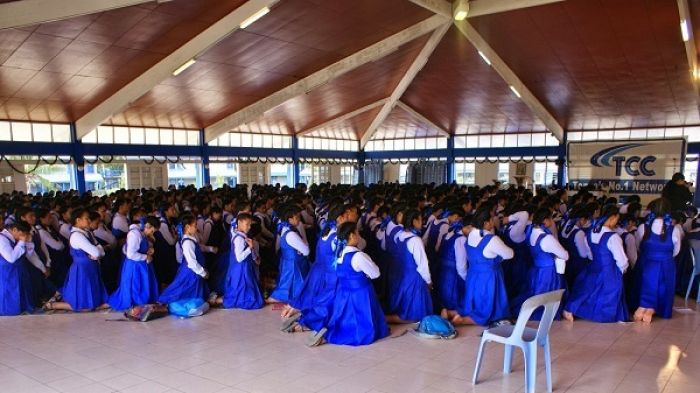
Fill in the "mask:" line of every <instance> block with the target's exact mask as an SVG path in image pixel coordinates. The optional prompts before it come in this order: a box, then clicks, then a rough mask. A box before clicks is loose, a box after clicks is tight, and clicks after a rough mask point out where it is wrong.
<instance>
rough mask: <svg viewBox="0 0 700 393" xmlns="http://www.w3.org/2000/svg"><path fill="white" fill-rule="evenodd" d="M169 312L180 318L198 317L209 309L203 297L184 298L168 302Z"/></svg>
mask: <svg viewBox="0 0 700 393" xmlns="http://www.w3.org/2000/svg"><path fill="white" fill-rule="evenodd" d="M168 311H170V314H172V315H176V316H178V317H181V318H191V317H199V316H202V315H204V314H205V313H206V312H207V311H209V303H207V302H205V301H204V300H203V299H199V298H194V299H184V300H178V301H175V302H172V303H170V304H168Z"/></svg>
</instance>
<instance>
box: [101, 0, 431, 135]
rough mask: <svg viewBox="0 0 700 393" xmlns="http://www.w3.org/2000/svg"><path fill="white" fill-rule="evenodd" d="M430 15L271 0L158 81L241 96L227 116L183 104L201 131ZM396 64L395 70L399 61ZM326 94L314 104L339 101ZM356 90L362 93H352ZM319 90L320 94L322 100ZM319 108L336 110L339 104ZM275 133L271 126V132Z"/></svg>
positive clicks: (182, 91)
mask: <svg viewBox="0 0 700 393" xmlns="http://www.w3.org/2000/svg"><path fill="white" fill-rule="evenodd" d="M390 10H393V12H388V11H390ZM430 16H431V13H430V12H429V11H427V10H425V9H423V8H421V7H418V6H416V5H414V4H412V3H410V2H407V1H404V0H385V1H381V2H378V1H368V0H362V1H356V2H351V4H349V3H348V2H347V1H346V0H325V1H322V2H317V1H310V0H285V1H282V2H280V3H278V4H276V5H275V6H274V7H273V8H272V11H271V12H270V13H269V14H268V15H266V16H265V17H263V18H262V19H260V20H259V21H256V22H255V23H254V24H253V25H251V26H249V27H248V28H246V29H245V30H237V31H236V32H234V33H233V34H231V35H230V36H228V37H227V38H225V39H223V40H222V41H221V42H219V43H218V44H217V45H215V46H213V47H212V48H210V49H208V50H207V51H206V52H205V53H203V54H202V55H200V56H199V57H198V59H197V60H198V61H197V63H195V64H194V65H193V66H192V67H190V68H189V69H187V70H186V71H185V72H183V73H182V74H180V75H178V76H173V77H170V78H168V79H167V80H165V81H163V82H162V83H161V86H163V85H167V86H176V87H178V89H177V92H175V91H173V94H179V95H181V96H187V97H196V96H202V95H204V96H207V95H214V96H217V94H214V93H225V94H224V95H225V96H231V95H232V93H235V94H236V95H239V96H241V98H240V99H238V98H237V99H236V100H235V103H236V105H230V104H232V103H233V102H228V103H225V105H226V106H227V107H228V108H231V110H230V112H229V113H223V114H222V113H219V112H218V111H205V110H204V109H203V108H201V107H199V106H198V105H193V106H191V107H190V108H185V109H186V110H188V111H192V112H196V113H198V114H199V115H198V116H197V118H199V119H202V123H198V124H197V125H196V126H197V127H196V128H203V127H206V126H209V125H211V124H213V123H215V122H216V121H218V120H220V119H221V118H223V117H225V116H226V115H228V114H230V113H234V112H236V111H237V110H240V109H242V108H244V107H245V106H247V105H250V104H252V103H254V102H255V101H257V100H258V99H261V98H264V97H265V96H267V95H269V94H272V93H274V92H276V91H278V90H281V89H282V88H284V87H286V86H288V85H291V84H292V83H294V82H296V81H298V80H299V79H302V78H304V77H306V76H308V75H309V74H312V73H313V72H316V71H318V70H320V69H322V68H323V67H326V66H328V65H330V64H332V63H334V62H336V61H338V60H340V59H342V58H344V57H346V56H349V55H351V54H352V53H355V52H357V51H358V50H360V49H363V48H365V47H367V46H369V45H371V44H373V43H375V42H377V41H380V40H382V39H384V38H386V37H388V36H390V35H392V34H395V33H397V32H398V31H401V30H403V29H405V28H408V27H410V26H412V25H413V24H415V23H417V22H419V21H421V20H423V19H426V18H428V17H430ZM410 60H412V59H410ZM410 60H409V61H410ZM396 66H397V67H399V68H400V67H403V64H396ZM396 72H397V71H396V70H390V71H386V70H383V71H382V72H380V73H379V74H378V76H377V77H378V78H379V80H380V84H381V83H382V81H383V80H384V79H386V78H387V74H391V75H389V76H391V77H393V76H394V75H395V73H396ZM373 78H374V75H373V74H371V73H367V74H355V75H354V76H353V77H352V78H351V79H349V80H348V79H345V77H341V78H339V79H338V80H337V81H333V82H332V83H333V84H334V85H335V84H338V85H339V86H342V84H344V83H345V84H349V85H352V84H359V85H364V86H368V87H369V88H370V90H372V89H371V86H372V85H371V84H370V83H368V82H369V81H370V80H372V79H373ZM324 94H325V95H324V97H330V100H329V101H328V102H326V101H324V100H322V99H316V101H314V105H315V106H319V107H324V106H326V105H328V103H330V105H335V106H338V105H340V104H339V103H337V101H338V100H337V99H333V97H331V96H333V95H334V94H336V93H328V92H327V93H324ZM358 94H360V92H359V91H358V92H357V93H354V94H353V95H354V96H357V95H358ZM362 94H364V93H362ZM382 94H383V93H382ZM321 95H322V94H320V93H319V97H320V96H321ZM365 95H366V94H365ZM379 98H384V97H379ZM146 100H147V98H146V96H144V97H142V98H141V99H139V100H137V101H136V102H135V103H134V104H133V105H132V107H142V106H146V105H147V104H146ZM302 101H303V100H302ZM357 102H364V101H361V100H359V101H358V100H354V101H352V102H348V103H345V104H344V106H342V108H347V107H350V108H351V109H350V111H351V110H353V109H357V108H356V107H355V108H353V107H352V106H353V105H355V104H356V103H357ZM290 105H293V104H290ZM300 105H301V104H300ZM304 105H306V104H304ZM304 105H302V106H304ZM360 106H362V105H360ZM164 110H167V112H168V113H169V114H171V115H174V116H177V115H176V113H177V109H176V108H173V107H168V108H164ZM320 110H321V111H325V112H326V113H336V112H335V111H337V110H338V108H329V109H327V110H324V109H320ZM304 113H306V111H305V112H304ZM325 116H326V115H320V117H325ZM294 117H295V119H294V120H292V119H287V120H285V124H286V126H285V127H286V128H285V130H289V129H293V130H297V131H298V130H299V128H298V126H303V124H308V122H306V123H303V122H302V123H300V122H299V121H298V117H299V116H298V115H296V114H295V115H294ZM317 119H318V118H317V117H314V118H311V119H309V121H310V122H315V121H316V120H317ZM112 121H113V122H114V121H116V120H114V119H112ZM293 124H296V125H297V126H294V125H293ZM259 126H260V130H263V131H261V132H268V131H270V130H271V128H270V127H267V126H262V125H259ZM279 130H280V128H279V127H276V128H274V130H272V131H270V132H273V131H274V132H277V131H279Z"/></svg>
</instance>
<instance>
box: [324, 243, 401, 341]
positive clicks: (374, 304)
mask: <svg viewBox="0 0 700 393" xmlns="http://www.w3.org/2000/svg"><path fill="white" fill-rule="evenodd" d="M357 253H358V251H350V252H346V253H345V254H344V255H343V256H342V263H339V264H338V266H337V270H336V271H337V274H338V290H337V291H336V295H335V299H334V301H333V310H332V316H331V318H330V321H329V322H328V326H327V327H328V331H327V332H326V335H325V339H326V341H327V342H329V343H331V344H340V345H353V346H358V345H368V344H371V343H373V342H375V341H377V340H379V339H381V338H384V337H386V336H388V335H389V327H388V326H387V324H386V319H385V318H384V312H383V311H382V307H381V306H380V304H379V300H378V299H377V295H376V294H375V293H374V288H373V287H372V281H371V280H370V279H369V277H367V275H366V274H365V273H363V272H357V271H355V269H353V267H352V258H353V257H354V256H355V254H357Z"/></svg>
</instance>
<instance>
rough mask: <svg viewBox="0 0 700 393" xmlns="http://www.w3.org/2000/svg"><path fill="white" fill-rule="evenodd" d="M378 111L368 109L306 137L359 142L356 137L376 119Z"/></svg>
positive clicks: (377, 109) (379, 108) (376, 109)
mask: <svg viewBox="0 0 700 393" xmlns="http://www.w3.org/2000/svg"><path fill="white" fill-rule="evenodd" d="M380 110H381V107H378V108H375V109H370V110H368V111H367V112H364V113H360V114H359V115H357V116H353V117H351V118H350V119H347V120H345V121H339V122H337V123H333V124H331V125H329V126H327V127H324V128H321V129H318V130H316V131H314V132H311V133H309V134H307V135H306V136H310V137H318V138H330V139H344V140H353V141H356V140H359V139H360V138H358V135H360V134H362V133H363V132H364V130H366V129H367V127H369V125H370V123H372V120H374V118H375V117H377V115H378V114H379V111H380Z"/></svg>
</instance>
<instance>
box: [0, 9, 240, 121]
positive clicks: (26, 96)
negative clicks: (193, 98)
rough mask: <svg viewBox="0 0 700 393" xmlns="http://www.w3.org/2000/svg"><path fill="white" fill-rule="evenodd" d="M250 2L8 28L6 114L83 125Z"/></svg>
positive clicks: (3, 71) (1, 72)
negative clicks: (114, 97) (123, 90)
mask: <svg viewBox="0 0 700 393" xmlns="http://www.w3.org/2000/svg"><path fill="white" fill-rule="evenodd" d="M243 2H244V0H225V1H222V0H200V1H189V0H174V1H172V2H168V3H164V4H157V3H155V2H153V3H145V4H142V5H138V6H133V7H125V8H119V9H115V10H111V11H107V12H103V13H97V14H92V15H85V16H80V17H76V18H70V19H66V20H61V21H56V22H50V23H44V24H40V25H36V26H28V27H23V28H18V29H5V30H0V82H1V84H0V95H3V96H7V99H6V100H5V101H4V104H3V108H2V111H0V117H3V118H10V119H14V118H13V117H9V116H14V115H17V116H19V118H18V119H21V120H35V121H49V120H50V121H53V119H61V120H60V121H75V120H76V119H77V118H79V117H80V116H82V115H83V114H85V113H86V112H88V111H89V110H90V109H91V108H92V107H94V106H95V105H97V104H98V103H99V102H100V101H102V100H104V99H105V98H107V97H109V96H110V95H111V94H113V93H114V92H116V91H117V90H118V89H120V88H121V87H122V86H124V85H125V84H126V83H128V82H129V81H130V80H131V79H133V78H135V77H136V76H138V75H140V74H142V73H143V72H144V71H145V70H147V69H148V68H149V67H151V66H152V65H154V64H156V63H157V62H158V61H160V60H161V59H162V58H163V57H164V56H165V55H167V54H168V53H170V52H172V51H173V50H174V49H175V48H177V47H179V46H181V45H182V44H184V43H185V42H187V41H188V40H189V39H190V38H192V37H194V36H195V35H196V34H198V33H199V32H200V31H202V30H204V29H205V28H206V27H208V26H209V25H210V24H211V23H213V22H215V21H216V20H218V19H220V18H221V17H223V16H225V15H226V14H228V13H229V12H231V11H233V10H235V9H236V8H237V7H238V6H240V4H242V3H243ZM22 105H25V106H26V107H24V108H20V107H21V106H22Z"/></svg>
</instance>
